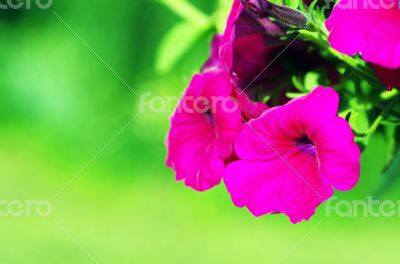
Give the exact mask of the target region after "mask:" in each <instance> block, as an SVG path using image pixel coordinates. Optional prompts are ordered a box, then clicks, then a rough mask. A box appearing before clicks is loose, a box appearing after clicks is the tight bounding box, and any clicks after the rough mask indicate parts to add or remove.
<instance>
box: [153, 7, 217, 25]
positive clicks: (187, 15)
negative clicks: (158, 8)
mask: <svg viewBox="0 0 400 264" xmlns="http://www.w3.org/2000/svg"><path fill="white" fill-rule="evenodd" d="M157 1H159V2H161V3H162V4H164V5H165V6H167V7H168V8H169V9H170V10H171V11H173V12H174V13H175V14H177V15H178V16H180V17H182V18H183V19H184V20H186V21H190V22H191V23H193V24H195V25H198V26H200V27H203V26H205V25H207V24H209V23H210V19H209V18H208V16H207V15H206V14H204V13H203V12H202V11H200V10H199V9H198V8H196V7H195V6H193V5H192V4H191V3H189V2H187V1H186V0H157Z"/></svg>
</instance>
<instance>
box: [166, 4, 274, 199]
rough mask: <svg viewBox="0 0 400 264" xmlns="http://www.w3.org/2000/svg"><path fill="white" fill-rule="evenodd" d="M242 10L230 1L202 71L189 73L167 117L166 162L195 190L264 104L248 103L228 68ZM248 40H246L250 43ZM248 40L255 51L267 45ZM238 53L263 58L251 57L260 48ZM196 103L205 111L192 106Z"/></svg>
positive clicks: (213, 175) (216, 178)
mask: <svg viewBox="0 0 400 264" xmlns="http://www.w3.org/2000/svg"><path fill="white" fill-rule="evenodd" d="M243 11H244V9H243V6H242V4H241V2H240V0H235V1H234V3H233V7H232V11H231V13H230V18H229V20H228V23H227V27H226V31H225V34H224V35H216V36H215V37H214V39H213V41H212V45H211V54H210V58H209V59H208V60H207V61H206V63H205V64H204V65H203V67H202V72H201V73H200V74H196V75H194V77H193V79H192V81H191V83H190V84H189V87H188V88H187V90H186V92H185V94H184V96H183V97H182V99H181V101H180V102H179V105H178V107H177V110H176V111H175V113H174V115H173V116H172V118H171V129H170V131H169V134H168V137H167V142H166V144H167V149H168V156H167V162H166V163H167V166H169V167H171V168H172V169H173V170H174V171H175V173H176V179H177V180H178V181H180V180H184V182H185V184H186V185H187V186H189V187H191V188H193V189H195V190H198V191H205V190H208V189H210V188H212V187H214V186H215V185H217V184H219V183H220V182H221V179H222V176H223V171H224V168H225V164H226V163H227V162H228V161H229V160H230V159H231V158H232V156H235V154H234V153H233V140H234V138H235V136H236V135H237V134H238V133H239V132H240V131H241V129H242V125H243V120H250V119H252V118H256V117H258V116H260V115H261V114H262V113H263V111H264V110H266V109H267V108H268V107H267V106H266V105H265V104H262V103H255V102H253V101H252V100H251V98H249V97H248V95H247V93H242V92H241V91H240V90H239V89H240V88H239V80H240V78H239V77H238V76H237V74H236V72H235V70H234V68H235V69H236V65H239V64H240V63H237V62H236V59H235V60H234V59H233V58H236V53H235V52H234V51H233V50H229V48H228V46H231V47H234V46H235V45H236V42H235V40H236V39H237V38H238V36H237V35H236V31H235V32H233V30H234V29H236V26H238V24H240V23H238V20H239V16H240V14H242V12H243ZM249 29H250V30H252V29H251V27H250V28H249ZM246 36H247V35H246ZM260 37H261V36H260ZM251 40H253V39H250V40H249V42H248V44H249V45H250V44H252V43H253V42H251ZM261 40H262V37H261ZM253 44H254V45H255V46H259V49H261V50H263V49H268V48H267V46H266V45H265V43H264V42H263V41H261V42H259V43H253ZM264 47H265V48H264ZM235 50H236V48H235ZM239 50H240V51H241V49H240V48H239ZM244 52H246V54H247V55H250V57H246V56H244V57H246V58H249V59H250V62H251V63H256V64H257V63H259V61H261V60H263V57H260V58H256V56H258V55H260V53H255V54H253V53H251V52H248V51H247V50H244ZM261 52H264V51H261ZM246 58H245V59H246ZM254 59H257V60H258V61H257V62H255V61H254ZM251 63H248V64H246V65H245V67H246V69H247V70H249V69H250V70H253V71H256V70H257V69H256V66H255V64H251ZM237 67H238V68H241V66H237ZM200 99H204V100H203V101H204V102H203V101H202V100H200ZM199 101H202V102H199ZM199 104H200V106H202V107H201V108H202V109H203V108H206V109H207V110H206V111H198V110H199V109H198V108H199V107H198V106H199ZM227 105H228V106H229V105H231V107H233V108H234V109H233V111H229V109H227ZM228 108H229V107H228Z"/></svg>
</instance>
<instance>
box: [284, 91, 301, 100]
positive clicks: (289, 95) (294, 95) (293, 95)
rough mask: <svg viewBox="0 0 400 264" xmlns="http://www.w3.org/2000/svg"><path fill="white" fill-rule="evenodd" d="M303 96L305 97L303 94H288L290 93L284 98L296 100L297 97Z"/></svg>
mask: <svg viewBox="0 0 400 264" xmlns="http://www.w3.org/2000/svg"><path fill="white" fill-rule="evenodd" d="M304 95H306V94H305V93H290V92H288V93H286V97H287V98H289V99H294V98H298V97H301V96H304Z"/></svg>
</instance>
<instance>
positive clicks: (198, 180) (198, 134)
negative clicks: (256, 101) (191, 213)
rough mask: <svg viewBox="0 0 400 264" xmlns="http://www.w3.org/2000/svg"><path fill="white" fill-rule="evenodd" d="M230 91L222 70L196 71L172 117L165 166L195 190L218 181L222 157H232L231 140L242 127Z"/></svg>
mask: <svg viewBox="0 0 400 264" xmlns="http://www.w3.org/2000/svg"><path fill="white" fill-rule="evenodd" d="M232 92H233V90H232V84H231V80H230V77H229V75H228V74H226V72H225V71H223V70H214V71H206V72H204V73H202V74H197V75H195V76H194V77H193V79H192V81H191V83H190V85H189V87H188V89H187V90H186V92H185V94H184V96H183V97H182V99H181V101H180V102H179V105H178V108H177V110H176V111H175V113H174V115H173V116H172V118H171V130H170V132H169V134H168V138H167V148H168V157H167V165H168V166H169V167H171V168H172V169H174V171H175V173H176V179H177V180H179V181H180V180H184V181H185V184H186V185H187V186H189V187H191V188H193V189H195V190H198V191H205V190H208V189H210V188H212V187H213V186H215V185H217V184H219V183H220V181H221V178H222V175H223V170H224V167H225V165H224V160H225V159H226V158H228V157H229V156H231V154H232V143H233V140H234V138H235V136H236V135H237V134H238V133H239V132H240V131H241V129H242V119H241V113H240V109H239V107H238V105H237V102H236V101H235V100H234V99H233V98H232V97H231V95H232Z"/></svg>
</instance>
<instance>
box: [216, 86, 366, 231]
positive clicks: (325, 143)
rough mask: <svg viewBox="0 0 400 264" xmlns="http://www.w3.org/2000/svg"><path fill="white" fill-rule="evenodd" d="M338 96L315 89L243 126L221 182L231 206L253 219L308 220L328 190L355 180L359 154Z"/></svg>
mask: <svg viewBox="0 0 400 264" xmlns="http://www.w3.org/2000/svg"><path fill="white" fill-rule="evenodd" d="M338 104H339V97H338V94H337V93H336V92H335V91H334V90H333V89H331V88H323V87H318V88H316V89H314V90H313V91H312V92H311V93H310V94H309V95H307V96H304V97H301V98H297V99H294V100H292V101H290V102H289V103H288V104H286V105H284V106H279V107H274V108H271V109H269V110H267V111H266V112H265V113H264V114H263V115H262V116H261V117H259V118H257V119H253V120H251V121H250V122H249V123H247V124H245V125H244V127H243V131H242V132H241V133H240V134H239V136H237V138H236V140H235V143H234V146H235V147H234V148H235V152H236V155H237V156H238V159H239V160H238V161H235V162H233V163H231V164H229V165H228V166H227V168H226V170H225V173H224V182H225V184H226V187H227V189H228V191H229V193H230V194H231V197H232V200H233V202H234V204H235V205H236V206H238V207H247V208H248V209H249V210H250V211H251V212H252V213H253V214H254V215H255V216H261V215H264V214H268V213H284V214H286V215H288V216H289V218H290V220H291V221H292V222H293V223H297V222H300V221H302V220H308V219H309V218H310V217H311V216H312V215H313V214H314V213H315V210H316V208H317V206H318V205H319V204H321V203H322V202H323V201H325V200H327V199H328V198H330V197H331V196H332V194H333V189H332V187H334V188H336V189H338V190H341V191H346V190H350V189H352V188H353V187H354V186H355V184H356V183H357V181H358V179H359V174H360V150H359V148H358V146H357V145H356V144H355V143H354V135H353V132H352V130H351V128H350V126H349V124H348V123H347V122H346V121H345V120H344V119H342V118H340V117H338V116H337V111H338Z"/></svg>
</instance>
